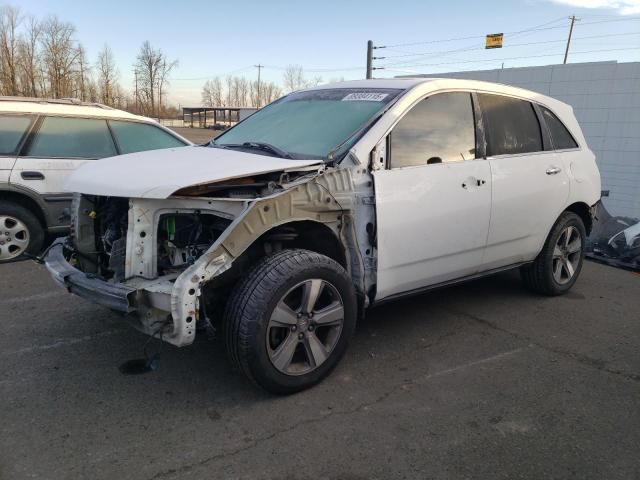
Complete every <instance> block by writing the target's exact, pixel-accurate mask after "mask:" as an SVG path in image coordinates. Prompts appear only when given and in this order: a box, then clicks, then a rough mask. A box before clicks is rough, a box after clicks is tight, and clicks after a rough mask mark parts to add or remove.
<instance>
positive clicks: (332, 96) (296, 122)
mask: <svg viewBox="0 0 640 480" xmlns="http://www.w3.org/2000/svg"><path fill="white" fill-rule="evenodd" d="M400 92H402V90H399V89H389V88H336V89H320V90H311V91H305V92H297V93H292V94H290V95H287V96H286V97H284V98H282V99H280V100H277V101H276V102H274V103H272V104H270V105H268V106H266V107H264V108H263V109H262V110H258V111H257V112H256V113H254V114H253V115H251V116H250V117H249V118H247V119H246V120H245V121H243V122H241V123H239V124H238V125H237V126H235V127H234V128H232V129H231V130H229V131H228V132H226V133H224V134H222V135H221V136H219V137H218V138H217V139H216V140H215V141H213V142H212V143H211V146H213V147H222V148H237V149H243V150H255V151H256V152H258V151H261V152H263V153H266V154H269V155H275V156H279V157H285V158H299V159H306V158H328V157H329V156H330V154H332V153H334V152H336V150H340V151H346V149H345V147H348V146H350V145H351V144H353V142H355V141H356V140H357V139H358V133H360V131H361V130H362V129H363V127H365V126H367V124H368V123H369V122H371V121H372V120H374V119H375V118H376V117H377V116H378V115H379V113H380V112H382V111H383V110H384V109H385V107H386V105H388V104H389V103H390V102H391V101H392V100H393V99H394V98H396V97H397V96H398V95H399V94H400Z"/></svg>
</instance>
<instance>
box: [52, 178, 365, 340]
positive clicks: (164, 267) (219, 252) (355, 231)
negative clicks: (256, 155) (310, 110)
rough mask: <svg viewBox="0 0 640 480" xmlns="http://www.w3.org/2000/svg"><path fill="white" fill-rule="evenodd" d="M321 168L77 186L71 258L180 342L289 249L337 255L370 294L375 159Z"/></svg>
mask: <svg viewBox="0 0 640 480" xmlns="http://www.w3.org/2000/svg"><path fill="white" fill-rule="evenodd" d="M318 173H319V172H318V170H317V169H313V170H312V169H310V170H302V171H297V172H278V173H275V172H274V173H270V174H262V175H254V176H250V177H243V178H237V179H230V180H226V181H223V182H217V183H208V184H203V185H193V186H190V187H187V188H183V189H182V190H178V191H176V193H175V195H174V196H171V197H169V198H162V199H159V198H125V197H108V196H99V195H88V194H76V195H75V196H74V200H73V203H74V204H73V208H72V210H73V212H74V215H73V220H72V227H71V235H70V237H68V238H67V239H66V240H65V242H64V258H65V259H66V261H67V262H68V263H69V264H70V265H71V266H72V267H74V268H76V269H77V270H79V271H80V272H83V273H82V274H83V275H87V277H88V279H87V280H85V281H88V282H92V281H95V282H98V283H100V282H105V283H104V285H105V286H102V287H101V286H96V293H95V294H90V293H88V292H87V294H86V295H85V296H89V297H90V298H92V299H93V300H94V301H96V302H98V303H102V304H103V305H105V306H109V307H110V308H113V309H115V310H117V311H121V312H124V313H126V314H132V315H127V317H128V318H130V319H131V320H132V321H133V323H134V326H136V327H137V328H138V329H140V330H142V331H143V332H145V333H147V334H151V335H154V334H156V332H157V331H158V328H159V327H161V328H162V332H163V333H162V339H163V340H165V341H167V342H169V343H172V344H174V345H177V346H182V345H188V344H190V343H191V342H193V340H194V338H195V333H196V325H198V324H200V323H201V322H205V323H207V322H210V321H213V322H214V323H215V320H216V319H217V317H218V316H219V315H221V312H222V311H223V310H224V306H225V300H226V298H228V296H229V292H230V291H231V289H232V288H233V287H234V285H235V284H236V282H237V281H238V280H239V279H240V278H243V276H244V275H245V274H246V272H247V271H248V270H249V269H250V268H252V265H253V264H254V263H255V262H256V261H257V260H259V259H260V258H263V257H264V256H268V255H271V254H273V253H276V252H278V251H280V250H282V249H291V248H305V249H310V250H314V251H319V252H322V253H324V254H325V255H328V256H329V257H330V258H334V259H336V260H337V261H339V263H341V264H342V265H344V266H345V268H347V269H348V271H349V272H351V275H352V278H353V281H354V284H355V286H356V289H357V291H358V292H362V297H363V301H365V300H364V297H365V296H366V295H367V294H368V293H369V292H370V291H372V289H374V288H375V262H374V261H373V258H374V256H375V251H374V250H373V248H372V246H373V243H374V242H375V236H374V234H373V233H372V232H373V230H372V228H369V227H372V226H373V224H374V222H375V210H374V205H373V204H372V203H371V202H370V201H369V199H370V198H371V180H370V178H371V177H370V176H369V174H368V172H367V171H366V170H365V169H361V170H360V169H336V170H332V171H331V172H324V174H322V175H319V174H318ZM361 199H362V200H361ZM354 214H357V215H358V217H359V221H358V222H357V223H356V222H355V221H354V218H355V217H354ZM356 237H359V238H356ZM92 279H95V280H92ZM106 285H109V287H107V286H106ZM105 292H106V294H105Z"/></svg>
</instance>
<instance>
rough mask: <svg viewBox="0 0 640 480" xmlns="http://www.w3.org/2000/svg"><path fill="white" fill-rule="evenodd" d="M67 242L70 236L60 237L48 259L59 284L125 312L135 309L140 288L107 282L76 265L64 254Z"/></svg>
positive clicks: (47, 262)
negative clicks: (75, 266)
mask: <svg viewBox="0 0 640 480" xmlns="http://www.w3.org/2000/svg"><path fill="white" fill-rule="evenodd" d="M66 241H67V238H66V237H65V238H58V239H57V240H56V241H55V242H53V244H52V245H51V247H50V248H49V251H48V252H47V254H46V256H45V258H44V260H45V265H46V267H47V270H49V273H51V276H52V277H53V279H54V280H55V281H56V283H58V284H59V285H61V286H63V287H64V288H66V289H67V290H68V291H69V292H71V293H74V294H76V295H78V296H79V297H83V298H86V299H87V300H90V301H92V302H94V303H97V304H99V305H103V306H105V307H108V308H110V309H112V310H116V311H119V312H123V313H130V312H133V311H135V310H136V308H135V297H136V292H137V290H136V289H134V288H130V287H127V286H124V285H117V284H113V283H109V282H105V281H104V280H100V279H99V278H95V277H92V276H91V274H86V273H84V272H81V271H80V270H78V269H77V268H74V267H73V266H72V265H71V264H70V263H69V262H67V259H66V258H65V257H64V245H65V243H66Z"/></svg>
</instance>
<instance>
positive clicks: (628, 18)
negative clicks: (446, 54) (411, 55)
mask: <svg viewBox="0 0 640 480" xmlns="http://www.w3.org/2000/svg"><path fill="white" fill-rule="evenodd" d="M563 18H564V17H563ZM630 20H640V17H626V18H614V19H611V20H596V21H593V22H585V23H583V24H582V25H583V26H585V25H596V24H601V23H611V22H626V21H630ZM557 21H558V20H554V21H552V22H549V23H547V24H546V25H548V24H550V23H555V22H557ZM543 25H545V24H543ZM559 28H566V26H565V25H557V26H553V27H544V28H538V27H531V28H528V29H524V30H518V31H515V32H506V33H505V34H504V35H519V34H521V33H527V32H541V31H545V30H557V29H559ZM478 38H485V35H473V36H469V37H458V38H448V39H445V40H428V41H424V42H410V43H396V44H393V45H381V46H376V47H373V48H374V49H381V48H395V47H409V46H414V45H427V44H434V43H445V42H454V41H458V40H471V39H478Z"/></svg>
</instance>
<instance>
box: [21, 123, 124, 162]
mask: <svg viewBox="0 0 640 480" xmlns="http://www.w3.org/2000/svg"><path fill="white" fill-rule="evenodd" d="M27 155H29V156H31V157H50V158H56V157H60V158H103V157H111V156H113V155H117V152H116V147H115V145H114V144H113V139H112V138H111V134H110V133H109V128H108V127H107V122H106V120H98V119H93V118H91V119H89V118H65V117H46V118H45V119H44V120H43V122H42V125H41V126H40V128H39V129H38V132H37V133H36V135H35V138H34V140H33V142H32V143H31V146H30V147H29V151H28V152H27Z"/></svg>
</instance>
